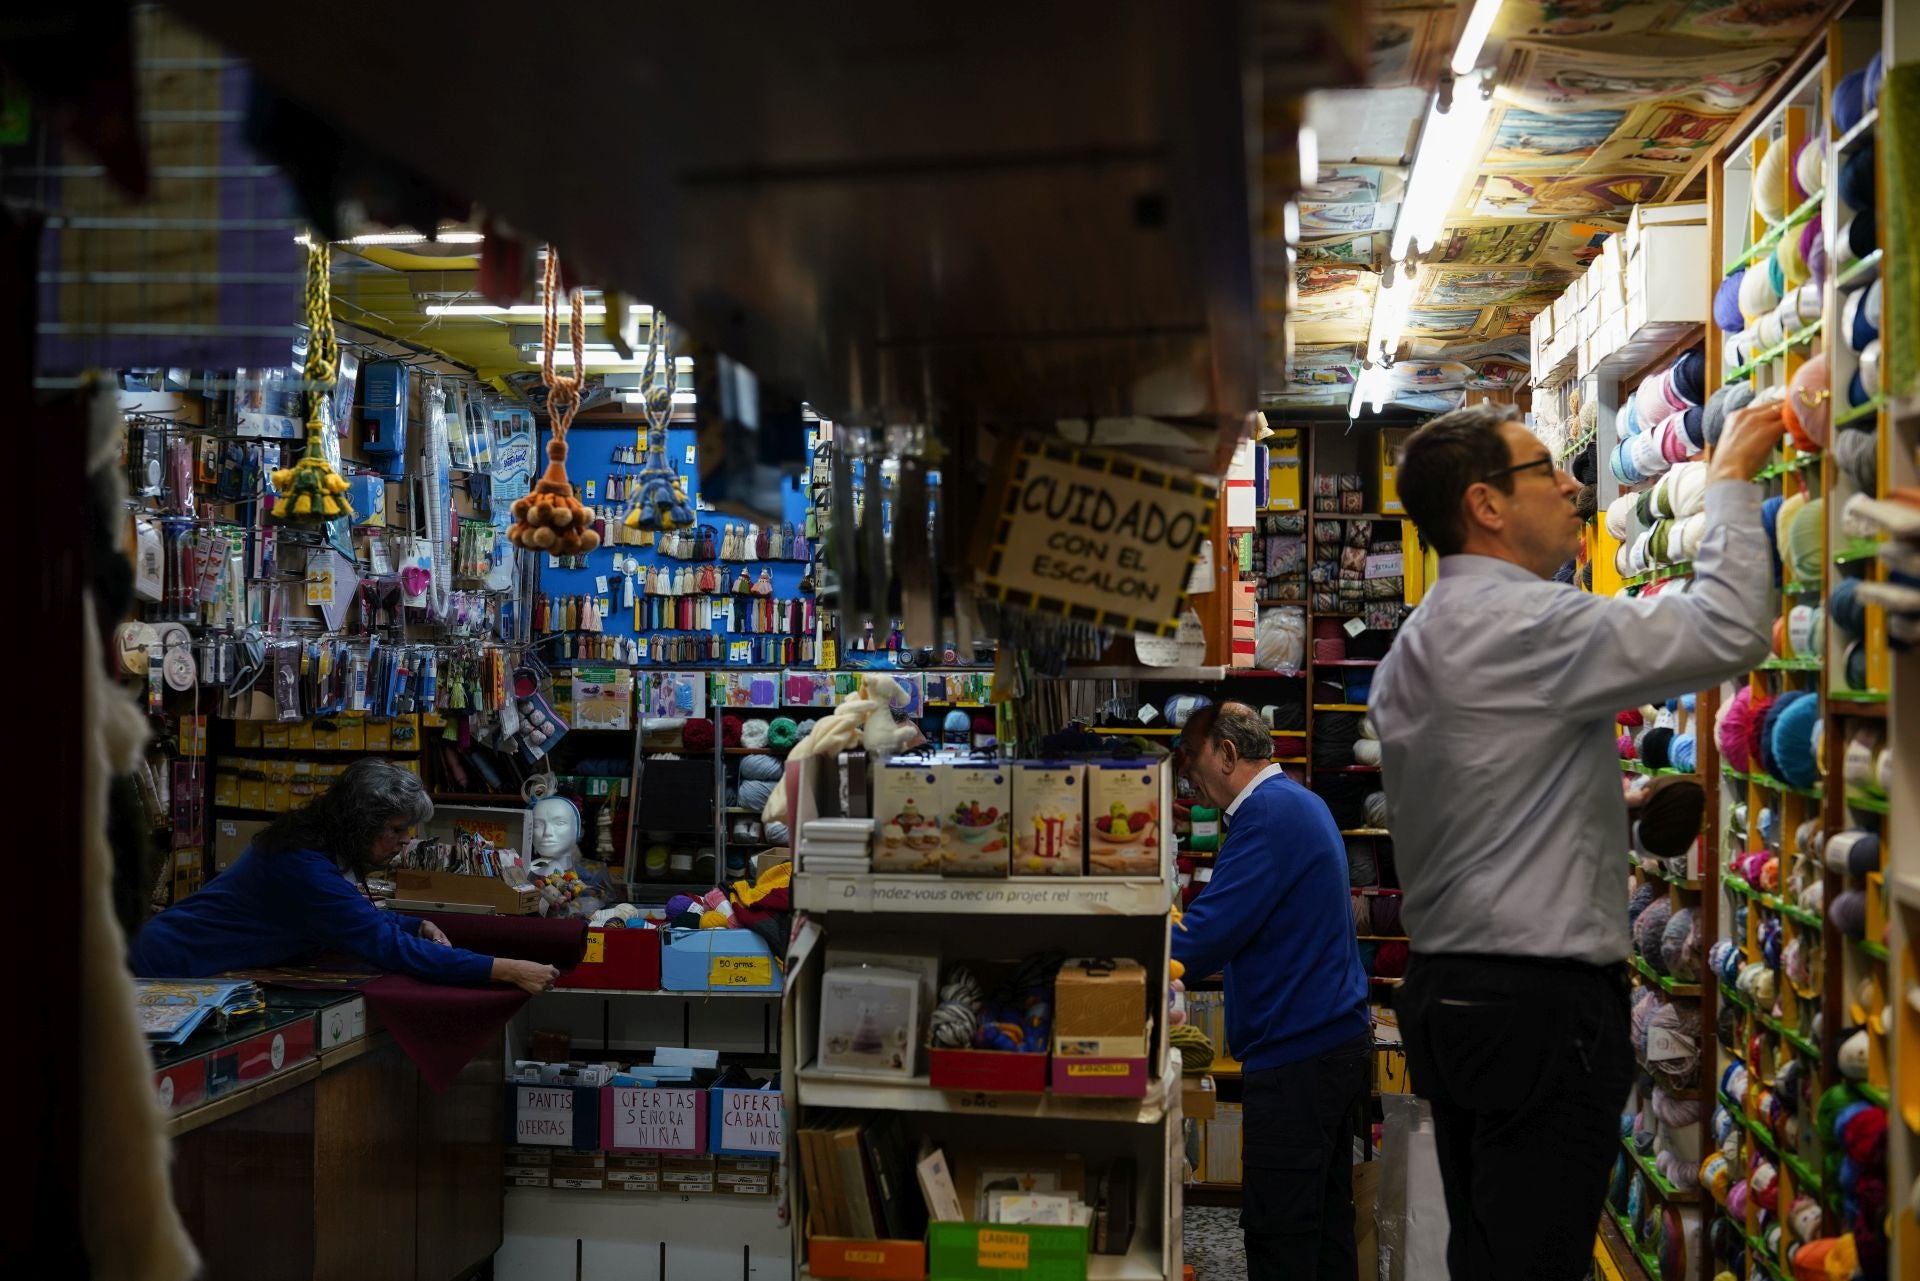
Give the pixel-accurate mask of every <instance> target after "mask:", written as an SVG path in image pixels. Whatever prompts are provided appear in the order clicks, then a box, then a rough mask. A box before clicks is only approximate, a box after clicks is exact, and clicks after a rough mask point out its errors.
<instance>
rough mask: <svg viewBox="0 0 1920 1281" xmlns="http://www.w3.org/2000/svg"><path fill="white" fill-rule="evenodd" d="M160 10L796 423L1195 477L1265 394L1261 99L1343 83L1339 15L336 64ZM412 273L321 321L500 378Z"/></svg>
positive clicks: (555, 18)
mask: <svg viewBox="0 0 1920 1281" xmlns="http://www.w3.org/2000/svg"><path fill="white" fill-rule="evenodd" d="M173 7H174V8H175V9H176V10H177V11H178V12H179V13H180V15H181V16H183V17H185V18H186V19H188V20H189V21H191V22H193V23H195V24H196V25H198V26H200V27H201V28H202V29H203V30H205V31H207V32H209V33H210V34H214V35H216V36H217V37H218V38H219V39H220V40H221V41H222V42H223V43H225V44H226V45H227V46H228V47H229V48H231V49H232V50H234V51H235V52H236V53H238V54H239V55H241V56H242V57H244V58H246V59H247V60H248V61H249V62H250V63H251V64H252V66H253V67H254V69H255V71H256V73H257V74H259V75H260V76H261V77H262V78H263V79H265V80H266V81H267V82H268V83H270V84H272V85H273V86H274V87H275V88H276V89H278V90H279V91H280V92H282V93H285V94H286V95H288V96H289V97H292V98H294V99H296V100H298V101H300V102H302V103H304V104H305V105H307V106H309V107H311V108H314V109H315V110H316V111H318V112H319V113H320V114H322V115H323V116H325V117H326V118H327V119H329V120H331V121H333V122H334V123H336V124H337V125H338V126H339V127H340V128H341V130H342V131H343V132H344V133H345V134H347V135H349V136H350V137H357V138H361V139H372V140H377V143H378V145H379V146H380V147H382V148H384V149H386V150H387V151H389V152H391V153H392V154H393V155H394V157H395V158H396V159H398V160H400V161H402V162H403V163H404V164H406V165H408V166H411V167H413V168H414V169H415V170H417V171H418V172H419V173H421V174H423V175H425V176H426V177H427V178H429V179H431V180H432V181H434V182H435V183H437V184H439V185H441V186H443V187H445V188H447V189H449V190H453V191H458V192H461V193H463V194H465V195H470V196H471V197H472V198H473V199H474V200H475V201H476V202H478V203H479V204H480V205H482V206H483V207H485V208H486V209H487V210H489V211H490V212H491V213H492V214H494V215H495V216H496V217H498V218H500V219H502V220H503V221H504V222H505V223H507V224H509V225H511V226H512V227H514V228H516V229H518V230H519V231H520V232H521V233H522V234H524V235H525V236H527V237H528V238H529V239H532V240H535V241H544V242H551V243H554V244H556V245H558V246H560V247H561V249H562V252H563V254H564V255H565V257H566V260H567V262H568V264H569V267H570V268H571V269H573V270H574V271H577V272H578V273H579V275H578V278H580V279H583V280H585V281H588V282H590V283H595V284H605V285H609V286H614V287H622V288H625V289H626V290H628V291H629V292H630V293H631V294H632V295H633V296H635V297H638V298H640V299H643V300H645V301H647V302H649V303H652V304H655V305H657V306H659V307H661V308H662V309H663V310H664V311H665V313H666V314H667V315H669V316H670V317H672V318H673V319H674V320H675V322H676V323H678V324H681V325H683V326H684V327H685V328H686V329H687V330H688V331H689V332H691V333H692V334H693V335H694V336H695V337H697V338H699V339H701V340H703V341H705V342H707V343H710V344H712V345H714V346H716V347H718V348H719V349H720V350H722V351H725V352H727V353H728V354H730V355H733V356H735V357H736V358H738V359H740V360H741V361H743V362H744V363H745V364H747V365H748V366H749V367H751V368H752V369H754V370H755V372H757V373H758V374H760V375H761V376H762V377H763V378H765V379H768V380H770V381H771V382H773V383H774V384H775V385H778V386H781V387H783V388H785V389H787V390H790V391H794V392H797V393H798V394H801V395H804V396H805V397H807V398H808V399H809V400H811V401H813V402H814V403H815V404H816V405H818V406H819V407H820V408H821V409H822V411H823V412H827V413H831V414H832V415H833V416H835V417H837V418H841V419H843V420H848V421H854V422H859V421H872V422H877V421H883V420H893V421H898V420H901V419H917V418H923V417H927V416H931V417H933V418H935V419H936V420H938V419H941V418H945V417H953V418H961V419H972V418H981V419H988V420H994V421H1001V422H1013V423H1028V422H1032V423H1043V422H1045V423H1051V422H1053V421H1055V420H1057V419H1060V418H1089V417H1103V416H1130V415H1149V416H1152V417H1155V418H1158V419H1160V420H1161V421H1162V422H1164V423H1168V424H1170V425H1169V427H1168V429H1167V432H1168V435H1169V437H1170V439H1172V440H1173V442H1174V443H1175V444H1176V445H1180V446H1184V447H1185V452H1186V453H1188V454H1193V455H1200V456H1206V457H1213V456H1216V455H1219V454H1220V453H1221V450H1222V448H1229V447H1230V444H1231V440H1232V439H1234V438H1237V436H1238V435H1239V434H1240V433H1241V432H1242V431H1244V429H1245V420H1246V415H1247V412H1248V411H1249V410H1250V409H1251V408H1252V407H1254V406H1255V404H1256V403H1257V400H1258V392H1259V388H1260V386H1261V385H1262V383H1263V382H1266V381H1272V380H1274V379H1277V378H1279V377H1280V376H1281V374H1280V370H1279V367H1278V365H1277V364H1276V365H1275V367H1274V368H1272V369H1271V370H1263V368H1262V361H1263V359H1264V358H1265V355H1266V351H1267V348H1266V347H1265V346H1263V330H1262V325H1261V316H1262V314H1263V312H1262V300H1261V298H1260V297H1259V295H1258V292H1257V291H1258V288H1259V280H1260V273H1259V271H1258V269H1257V260H1258V249H1257V244H1256V242H1257V238H1258V235H1259V230H1260V228H1261V227H1262V226H1263V225H1277V223H1278V219H1277V217H1276V218H1272V219H1265V220H1263V219H1262V217H1261V215H1262V209H1263V205H1264V203H1265V202H1266V200H1267V193H1266V192H1265V191H1263V190H1262V188H1261V184H1262V181H1263V175H1266V174H1270V173H1273V172H1278V171H1282V170H1285V169H1286V168H1287V166H1286V165H1285V164H1284V163H1277V162H1284V161H1285V160H1287V159H1289V158H1290V157H1291V154H1292V148H1293V139H1294V135H1295V133H1296V126H1297V116H1296V117H1294V118H1292V119H1288V118H1285V112H1280V113H1278V116H1279V118H1280V121H1281V123H1280V126H1279V128H1278V129H1277V131H1276V130H1275V129H1274V128H1272V127H1271V126H1272V122H1273V120H1274V119H1275V118H1276V113H1275V111H1274V104H1275V102H1276V101H1278V100H1279V99H1280V98H1281V97H1282V96H1284V97H1285V99H1286V100H1287V101H1290V102H1291V101H1295V100H1297V99H1298V97H1299V95H1301V94H1303V93H1304V92H1305V91H1306V90H1307V89H1309V88H1312V87H1315V86H1318V85H1326V84H1337V83H1353V82H1356V81H1357V79H1358V77H1359V75H1360V73H1361V64H1362V55H1361V49H1360V39H1361V32H1360V29H1359V25H1358V21H1357V19H1356V18H1355V17H1354V16H1352V13H1351V7H1350V6H1341V5H1336V4H1332V3H1328V2H1326V0H1242V2H1241V3H1232V4H1205V5H1168V4H1164V3H1161V2H1160V0H1063V2H1059V3H1047V4H1041V5H1034V4H1023V3H1013V2H1012V0H980V2H978V3H974V4H969V5H966V6H933V5H911V4H909V5H901V4H898V3H895V2H893V0H838V2H827V3H814V4H807V5H777V6H776V5H767V6H754V7H753V8H752V9H751V17H749V18H742V17H741V16H740V14H741V10H739V9H737V8H735V7H733V6H724V5H700V4H685V3H632V4H623V5H611V4H608V5H601V4H595V5H552V6H547V7H546V8H544V9H542V10H540V11H539V12H538V14H537V17H536V15H535V14H533V13H532V12H530V11H529V10H527V9H526V8H525V7H524V6H521V5H508V4H505V3H501V2H499V0H480V2H478V3H473V4H468V5H464V6H461V7H460V8H459V11H458V13H457V14H456V13H450V12H449V11H448V10H447V9H446V8H445V6H433V7H432V8H431V9H429V8H428V7H427V6H424V5H409V4H405V3H402V4H399V5H390V6H388V7H387V9H386V10H384V11H383V18H382V22H381V24H380V28H379V29H378V30H367V31H365V32H363V33H361V35H360V36H359V37H357V38H356V39H355V41H354V44H353V48H352V50H351V51H350V52H348V53H345V54H342V55H341V56H329V55H325V54H318V55H317V54H316V51H315V49H313V48H312V47H311V46H310V45H309V44H306V43H303V42H300V41H290V40H288V39H287V36H286V23H285V19H284V15H280V14H278V13H277V12H276V11H273V10H272V9H271V8H270V7H263V6H260V5H258V4H243V3H238V2H237V0H175V3H174V5H173ZM410 10H411V11H416V12H415V13H412V14H410V13H409V11H410ZM416 21H417V22H418V23H419V25H420V29H421V30H422V31H430V32H431V33H432V34H431V38H430V39H424V40H423V39H414V38H409V37H408V36H407V35H406V34H405V33H406V32H407V31H408V30H409V29H410V24H412V23H414V22H416ZM1343 26H1344V27H1345V28H1346V29H1345V30H1344V31H1343V30H1342V27H1343ZM1263 123H1265V124H1267V125H1268V126H1269V127H1268V128H1267V129H1266V131H1265V132H1264V133H1263V128H1262V126H1263ZM477 126H480V127H477ZM1297 168H1298V166H1297V163H1295V164H1294V165H1293V167H1292V170H1293V171H1292V174H1291V175H1290V176H1289V178H1288V180H1287V182H1286V184H1285V187H1286V190H1285V191H1284V192H1279V193H1278V194H1279V195H1280V196H1281V197H1284V196H1290V195H1291V194H1292V192H1293V190H1295V189H1296V188H1297ZM1280 203H1281V200H1280V199H1274V200H1273V201H1272V204H1271V207H1272V208H1273V209H1274V210H1277V209H1278V207H1279V204H1280ZM428 252H429V253H439V252H441V251H440V250H437V249H432V248H429V249H428ZM408 257H409V255H406V254H403V253H389V252H372V251H369V252H367V253H366V254H365V259H366V261H364V262H363V263H361V264H358V265H359V266H362V267H365V268H367V269H365V270H355V271H352V272H346V273H342V275H343V279H342V280H341V282H340V284H341V289H340V297H341V301H342V308H341V314H342V318H343V319H348V320H353V319H355V318H356V317H358V318H359V319H360V320H363V321H364V322H365V323H366V324H368V325H369V326H373V327H376V328H381V329H383V330H388V331H390V332H392V333H394V334H395V336H398V337H404V338H408V339H410V340H413V341H417V342H422V343H426V344H428V345H431V346H433V347H436V348H438V349H440V350H443V351H445V352H446V353H447V354H448V355H450V356H453V357H454V358H456V359H459V360H461V361H463V362H465V363H468V364H471V365H473V366H475V367H476V368H477V369H480V370H481V371H483V372H494V371H497V370H499V369H502V368H505V367H508V366H519V365H520V359H521V353H520V352H519V351H518V350H517V349H516V348H515V347H514V345H513V343H512V342H511V340H510V338H509V336H508V335H507V334H505V333H504V332H503V331H504V329H505V326H504V325H502V324H500V323H499V322H498V321H493V322H491V323H489V322H486V321H483V320H482V319H480V318H459V319H454V318H449V317H445V316H431V315H429V314H427V312H426V307H427V306H428V305H430V303H429V301H428V300H429V299H433V300H439V299H445V298H447V297H458V296H461V295H463V294H466V293H468V292H469V291H471V290H472V288H473V276H472V272H471V270H470V268H468V267H467V266H466V265H465V264H458V263H451V264H450V263H444V262H428V263H426V264H421V263H418V262H409V261H407V258H408ZM374 268H380V269H378V270H376V269H374ZM396 268H397V269H398V270H394V269H396ZM1282 283H1284V280H1283V282H1282ZM1272 304H1273V307H1276V308H1277V307H1279V306H1283V305H1284V299H1278V300H1272ZM521 367H523V366H521ZM1182 427H1185V428H1186V429H1188V431H1187V433H1186V434H1185V435H1183V434H1182V432H1181V430H1180V429H1181V428H1182Z"/></svg>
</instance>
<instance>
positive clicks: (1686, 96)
mask: <svg viewBox="0 0 1920 1281" xmlns="http://www.w3.org/2000/svg"><path fill="white" fill-rule="evenodd" d="M1791 53H1792V50H1791V49H1790V48H1759V49H1752V48H1744V47H1730V48H1727V49H1725V50H1716V51H1712V52H1708V53H1705V54H1701V55H1694V56H1687V57H1679V58H1654V57H1648V56H1646V54H1645V53H1632V54H1628V53H1614V52H1610V51H1605V50H1600V49H1591V48H1585V49H1574V48H1560V47H1558V46H1555V45H1547V44H1534V43H1526V42H1522V43H1519V44H1516V45H1514V46H1512V49H1511V52H1510V55H1509V58H1508V63H1507V67H1506V71H1505V74H1504V75H1503V76H1502V77H1501V84H1500V87H1499V88H1498V89H1496V90H1495V91H1494V93H1495V96H1496V97H1498V98H1499V99H1501V100H1502V101H1504V102H1507V103H1510V104H1512V105H1513V106H1517V107H1522V108H1524V109H1526V110H1528V111H1539V112H1554V111H1597V110H1600V109H1602V108H1608V107H1631V106H1633V105H1635V104H1637V103H1642V102H1660V101H1667V100H1671V101H1674V102H1682V103H1688V104H1691V105H1696V106H1699V107H1702V108H1705V109H1707V110H1711V111H1736V110H1738V109H1739V108H1741V107H1744V106H1746V105H1747V104H1748V103H1749V102H1752V101H1753V100H1754V99H1755V98H1756V97H1758V96H1759V94H1760V92H1761V91H1762V90H1763V89H1765V88H1766V87H1767V84H1768V83H1769V82H1770V81H1771V80H1772V79H1773V78H1774V77H1775V76H1777V75H1779V74H1780V72H1781V70H1782V69H1784V68H1785V66H1786V65H1787V59H1788V57H1789V56H1790V55H1791Z"/></svg>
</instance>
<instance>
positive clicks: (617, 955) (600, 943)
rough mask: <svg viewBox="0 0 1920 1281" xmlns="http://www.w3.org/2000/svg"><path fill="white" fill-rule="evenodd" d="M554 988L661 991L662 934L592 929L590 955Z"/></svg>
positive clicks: (654, 931)
mask: <svg viewBox="0 0 1920 1281" xmlns="http://www.w3.org/2000/svg"><path fill="white" fill-rule="evenodd" d="M554 986H555V987H605V988H618V989H620V990H621V991H627V992H656V991H658V990H659V989H660V931H659V930H629V929H617V930H606V929H589V930H588V931H587V953H586V955H585V956H584V957H583V958H581V961H580V964H578V965H576V966H574V967H573V968H572V969H571V970H568V971H567V972H566V973H565V974H562V975H561V976H560V977H559V978H558V979H557V980H555V982H554Z"/></svg>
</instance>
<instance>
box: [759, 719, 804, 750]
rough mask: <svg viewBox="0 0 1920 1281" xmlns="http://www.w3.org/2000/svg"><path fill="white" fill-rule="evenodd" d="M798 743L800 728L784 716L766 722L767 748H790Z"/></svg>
mask: <svg viewBox="0 0 1920 1281" xmlns="http://www.w3.org/2000/svg"><path fill="white" fill-rule="evenodd" d="M799 741H800V727H799V726H798V725H797V724H795V723H794V722H793V721H791V720H789V719H788V718H787V717H785V716H776V717H774V718H773V719H772V720H770V721H768V722H767V746H768V747H792V746H793V745H794V744H795V743H797V742H799Z"/></svg>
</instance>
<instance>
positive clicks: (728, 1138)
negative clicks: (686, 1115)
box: [715, 1090, 781, 1156]
mask: <svg viewBox="0 0 1920 1281" xmlns="http://www.w3.org/2000/svg"><path fill="white" fill-rule="evenodd" d="M780 1143H781V1111H780V1092H779V1091H777V1090H722V1091H721V1092H720V1142H719V1143H718V1144H716V1145H715V1146H717V1147H719V1148H721V1149H724V1150H726V1151H729V1152H733V1151H750V1152H765V1153H767V1154H768V1155H769V1156H773V1155H778V1153H779V1151H780Z"/></svg>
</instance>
